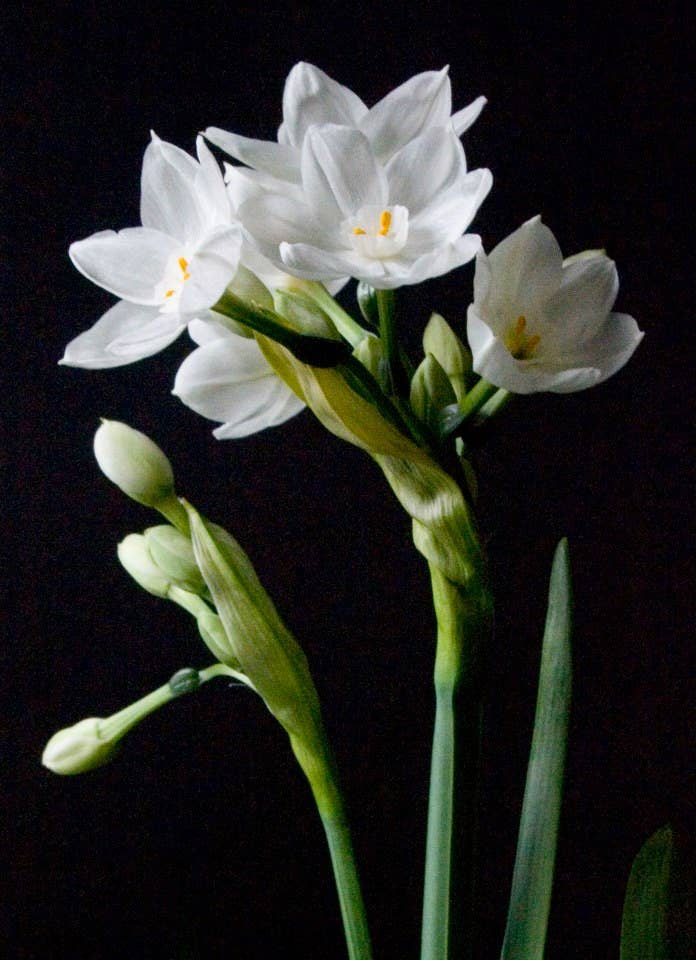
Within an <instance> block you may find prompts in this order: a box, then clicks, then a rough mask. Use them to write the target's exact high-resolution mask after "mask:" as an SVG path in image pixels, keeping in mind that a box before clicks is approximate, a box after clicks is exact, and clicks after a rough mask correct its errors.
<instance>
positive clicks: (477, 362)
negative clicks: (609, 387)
mask: <svg viewBox="0 0 696 960" xmlns="http://www.w3.org/2000/svg"><path fill="white" fill-rule="evenodd" d="M466 332H467V339H468V341H469V346H470V348H471V352H472V355H473V366H474V371H475V372H476V373H478V374H479V376H481V377H483V378H484V380H488V382H489V383H492V384H494V386H496V387H501V388H503V389H504V390H509V391H510V392H511V393H520V394H528V393H539V392H541V391H551V392H554V393H569V392H572V391H574V390H583V389H585V388H586V387H591V386H593V384H595V383H597V382H598V380H599V370H597V369H596V368H594V367H592V366H589V367H580V366H578V367H574V368H572V369H564V368H554V367H550V366H548V365H546V364H544V363H543V362H539V361H536V360H516V359H515V358H514V357H513V356H512V354H511V353H510V351H509V350H508V349H507V347H506V346H505V344H504V343H503V342H502V340H500V339H499V338H498V337H496V336H495V335H494V334H493V331H492V330H491V329H490V327H489V326H488V325H487V324H486V323H485V322H484V321H483V320H482V319H481V318H480V317H479V316H478V314H477V312H476V310H475V308H474V307H473V305H472V306H470V307H469V311H468V314H467V328H466Z"/></svg>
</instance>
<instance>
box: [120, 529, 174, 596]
mask: <svg viewBox="0 0 696 960" xmlns="http://www.w3.org/2000/svg"><path fill="white" fill-rule="evenodd" d="M117 553H118V559H119V560H120V562H121V566H122V567H123V568H124V570H126V571H127V572H128V573H129V574H130V575H131V577H133V579H134V580H135V582H136V583H137V584H138V585H139V586H141V587H142V588H143V590H147V592H148V593H152V594H154V595H155V596H156V597H167V596H168V594H169V590H170V587H171V586H172V582H171V580H170V579H169V577H168V576H167V575H166V573H164V571H163V570H162V569H161V568H160V567H158V566H157V564H156V563H155V562H154V560H153V559H152V556H151V554H150V551H149V550H148V548H147V541H146V540H145V537H144V536H143V535H142V534H141V533H129V534H128V536H127V537H126V538H125V539H124V540H122V541H121V542H120V543H119V545H118V547H117Z"/></svg>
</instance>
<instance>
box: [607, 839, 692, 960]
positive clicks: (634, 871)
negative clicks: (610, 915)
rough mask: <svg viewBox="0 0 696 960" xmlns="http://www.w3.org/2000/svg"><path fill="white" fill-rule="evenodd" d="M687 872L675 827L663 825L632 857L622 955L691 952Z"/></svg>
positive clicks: (672, 959)
mask: <svg viewBox="0 0 696 960" xmlns="http://www.w3.org/2000/svg"><path fill="white" fill-rule="evenodd" d="M690 894H691V890H690V883H689V873H688V868H687V866H686V862H685V858H684V856H683V854H682V852H681V851H680V849H679V846H678V844H677V840H676V837H675V834H674V831H673V830H672V828H671V827H670V826H669V824H667V825H666V826H664V827H661V828H660V829H659V830H658V831H657V832H656V833H654V834H653V835H652V837H650V839H649V840H648V841H647V842H646V843H645V844H644V845H643V846H642V847H641V849H640V851H639V853H638V856H637V857H636V859H635V860H634V861H633V866H632V867H631V873H630V875H629V878H628V885H627V887H626V898H625V900H624V909H623V918H622V921H621V952H620V957H621V960H686V958H687V957H690V956H693V953H692V952H691V951H692V950H693V945H694V941H693V932H694V930H693V915H692V903H691V896H690Z"/></svg>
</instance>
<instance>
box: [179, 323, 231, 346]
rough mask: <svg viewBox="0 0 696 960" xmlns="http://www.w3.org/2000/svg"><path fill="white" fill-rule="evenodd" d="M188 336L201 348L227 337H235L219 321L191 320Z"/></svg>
mask: <svg viewBox="0 0 696 960" xmlns="http://www.w3.org/2000/svg"><path fill="white" fill-rule="evenodd" d="M211 316H214V315H211ZM187 330H188V335H189V337H191V339H192V340H193V342H194V343H197V344H198V346H199V347H204V346H205V345H206V343H213V342H214V341H215V340H224V339H225V338H226V337H233V336H234V334H233V333H230V331H229V330H227V328H226V327H225V326H224V325H223V324H222V323H221V322H220V321H217V320H200V319H198V318H196V319H195V320H189V323H188V327H187Z"/></svg>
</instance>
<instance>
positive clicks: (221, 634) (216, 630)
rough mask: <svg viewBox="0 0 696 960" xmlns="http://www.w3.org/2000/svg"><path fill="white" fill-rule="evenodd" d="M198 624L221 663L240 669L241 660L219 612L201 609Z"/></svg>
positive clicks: (199, 630) (205, 640)
mask: <svg viewBox="0 0 696 960" xmlns="http://www.w3.org/2000/svg"><path fill="white" fill-rule="evenodd" d="M196 624H197V626H198V632H199V633H200V635H201V638H202V640H203V642H204V643H205V645H206V646H207V648H208V650H210V652H211V653H212V655H213V656H214V657H215V658H216V659H217V660H219V661H220V663H225V664H227V666H228V667H232V669H233V670H239V669H240V667H239V661H238V659H237V657H236V655H235V653H234V649H233V648H232V646H231V644H230V641H229V640H228V638H227V634H226V633H225V628H224V627H223V625H222V620H221V619H220V617H219V616H218V615H217V613H214V612H213V611H212V610H210V609H208V608H206V609H201V611H200V613H199V614H198V616H197V617H196Z"/></svg>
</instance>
